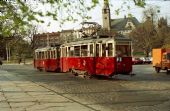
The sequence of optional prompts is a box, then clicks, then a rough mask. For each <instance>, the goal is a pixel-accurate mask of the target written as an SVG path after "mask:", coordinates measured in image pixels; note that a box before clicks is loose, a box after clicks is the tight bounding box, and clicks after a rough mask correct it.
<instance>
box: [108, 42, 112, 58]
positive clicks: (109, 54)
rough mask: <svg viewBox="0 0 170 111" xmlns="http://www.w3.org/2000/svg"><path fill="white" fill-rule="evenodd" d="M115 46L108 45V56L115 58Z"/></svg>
mask: <svg viewBox="0 0 170 111" xmlns="http://www.w3.org/2000/svg"><path fill="white" fill-rule="evenodd" d="M112 54H113V45H112V43H108V56H113V55H112Z"/></svg>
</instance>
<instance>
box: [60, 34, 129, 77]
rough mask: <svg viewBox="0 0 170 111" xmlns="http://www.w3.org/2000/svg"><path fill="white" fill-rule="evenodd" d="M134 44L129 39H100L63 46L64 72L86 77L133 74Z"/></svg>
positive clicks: (61, 64) (61, 63)
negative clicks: (132, 53) (132, 54)
mask: <svg viewBox="0 0 170 111" xmlns="http://www.w3.org/2000/svg"><path fill="white" fill-rule="evenodd" d="M131 46H132V42H131V40H130V39H128V38H125V37H124V38H122V37H114V38H98V39H89V40H88V39H87V40H81V41H75V42H70V43H66V44H62V45H61V57H60V68H61V71H62V72H68V71H79V72H80V71H82V72H85V73H86V75H89V76H92V75H104V76H113V75H115V74H131V72H132V57H131V48H132V47H131Z"/></svg>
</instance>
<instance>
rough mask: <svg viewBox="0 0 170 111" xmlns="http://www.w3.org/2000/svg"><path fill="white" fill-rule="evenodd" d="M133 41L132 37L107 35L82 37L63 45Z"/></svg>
mask: <svg viewBox="0 0 170 111" xmlns="http://www.w3.org/2000/svg"><path fill="white" fill-rule="evenodd" d="M111 41H115V42H131V39H129V38H128V37H124V36H116V37H107V38H86V39H84V38H81V39H79V40H77V41H73V42H69V43H65V44H62V45H61V46H69V45H79V44H82V45H83V44H88V43H106V42H111Z"/></svg>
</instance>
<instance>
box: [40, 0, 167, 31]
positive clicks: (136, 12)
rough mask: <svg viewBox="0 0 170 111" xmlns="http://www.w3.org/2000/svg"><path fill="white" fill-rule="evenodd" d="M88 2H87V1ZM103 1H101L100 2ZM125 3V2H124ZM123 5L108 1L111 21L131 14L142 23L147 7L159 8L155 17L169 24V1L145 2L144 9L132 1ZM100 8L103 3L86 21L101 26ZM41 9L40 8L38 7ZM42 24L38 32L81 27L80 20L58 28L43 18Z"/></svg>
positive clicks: (117, 0)
mask: <svg viewBox="0 0 170 111" xmlns="http://www.w3.org/2000/svg"><path fill="white" fill-rule="evenodd" d="M87 1H89V0H87ZM102 1H103V0H102ZM124 1H125V0H124ZM122 3H123V0H110V4H111V6H110V12H111V19H116V18H124V16H128V13H130V14H132V15H133V16H134V17H136V18H137V19H138V21H139V22H142V20H143V10H145V8H148V7H151V6H152V7H153V6H154V7H159V9H160V13H158V15H157V17H158V18H160V17H166V18H167V19H168V24H170V0H166V1H164V0H146V6H145V8H141V7H138V6H135V5H134V2H133V1H128V2H127V4H126V5H124V7H123V8H121V6H122ZM127 6H130V9H129V10H128V9H127ZM102 7H103V2H101V3H100V4H98V5H97V7H95V9H93V10H92V11H90V12H88V15H90V16H91V17H92V19H90V20H88V21H89V22H97V23H99V24H100V25H102ZM40 8H41V9H43V8H42V7H40ZM118 8H121V10H120V13H119V15H117V14H116V13H115V10H116V9H118ZM44 21H45V23H44V24H38V27H39V32H40V33H42V32H57V31H61V30H67V29H78V28H80V27H81V25H80V23H81V22H82V21H81V20H78V21H77V22H76V23H73V22H66V23H65V24H63V25H62V27H59V22H57V21H53V20H52V19H49V18H45V19H44ZM49 21H50V22H51V23H52V24H51V25H50V26H48V22H49Z"/></svg>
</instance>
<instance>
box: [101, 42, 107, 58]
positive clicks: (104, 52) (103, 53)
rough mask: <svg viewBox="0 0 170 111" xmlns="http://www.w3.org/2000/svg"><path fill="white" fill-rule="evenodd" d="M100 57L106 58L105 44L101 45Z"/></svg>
mask: <svg viewBox="0 0 170 111" xmlns="http://www.w3.org/2000/svg"><path fill="white" fill-rule="evenodd" d="M102 57H106V44H102Z"/></svg>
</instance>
